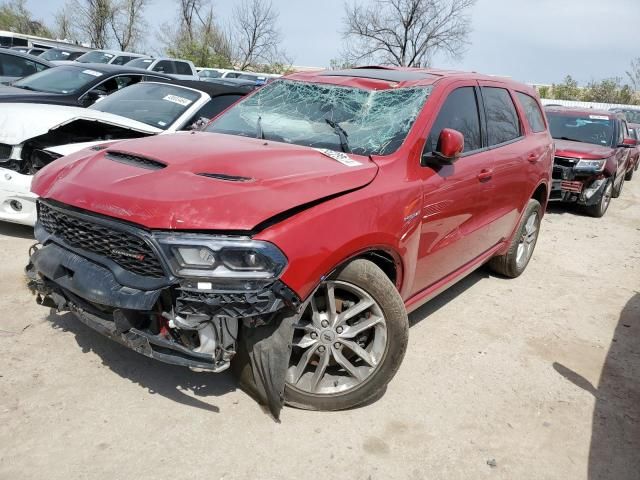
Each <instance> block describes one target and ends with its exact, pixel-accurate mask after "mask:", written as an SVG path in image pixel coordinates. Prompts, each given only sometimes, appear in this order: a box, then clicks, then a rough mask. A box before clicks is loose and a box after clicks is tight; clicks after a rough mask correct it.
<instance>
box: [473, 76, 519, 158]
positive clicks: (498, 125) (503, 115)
mask: <svg viewBox="0 0 640 480" xmlns="http://www.w3.org/2000/svg"><path fill="white" fill-rule="evenodd" d="M482 98H483V100H484V107H485V112H486V114H487V133H488V136H489V146H494V145H500V144H501V143H506V142H510V141H512V140H515V139H516V138H518V137H520V136H521V129H520V120H519V119H518V113H517V112H516V106H515V105H514V104H513V100H512V99H511V95H510V94H509V91H508V90H506V89H504V88H499V87H482Z"/></svg>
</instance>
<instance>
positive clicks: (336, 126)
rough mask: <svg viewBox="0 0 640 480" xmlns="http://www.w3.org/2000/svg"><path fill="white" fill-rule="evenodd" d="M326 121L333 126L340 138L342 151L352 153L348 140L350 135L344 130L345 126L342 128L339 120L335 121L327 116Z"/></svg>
mask: <svg viewBox="0 0 640 480" xmlns="http://www.w3.org/2000/svg"><path fill="white" fill-rule="evenodd" d="M324 121H325V122H327V123H328V124H329V126H330V127H331V128H333V131H334V132H335V134H336V135H338V137H339V138H340V148H342V151H343V152H344V153H351V148H350V147H349V140H348V137H349V135H348V134H347V132H345V131H344V128H342V127H341V126H340V124H339V123H338V122H334V121H333V120H331V119H329V118H325V119H324Z"/></svg>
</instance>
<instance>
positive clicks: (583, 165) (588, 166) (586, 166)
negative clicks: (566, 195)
mask: <svg viewBox="0 0 640 480" xmlns="http://www.w3.org/2000/svg"><path fill="white" fill-rule="evenodd" d="M605 163H607V159H606V158H604V159H602V160H580V161H579V162H578V163H576V166H575V169H576V170H589V171H596V172H601V171H602V170H604V165H605Z"/></svg>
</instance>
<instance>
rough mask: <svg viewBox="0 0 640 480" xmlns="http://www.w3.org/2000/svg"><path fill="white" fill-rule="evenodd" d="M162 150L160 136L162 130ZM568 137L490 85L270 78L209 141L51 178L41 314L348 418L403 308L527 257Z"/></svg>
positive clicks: (42, 217) (386, 76) (195, 136)
mask: <svg viewBox="0 0 640 480" xmlns="http://www.w3.org/2000/svg"><path fill="white" fill-rule="evenodd" d="M161 137H162V138H161ZM552 161H553V143H552V139H551V136H550V134H549V131H548V129H547V124H546V120H545V117H544V114H543V113H542V110H541V106H540V102H539V99H538V97H537V94H536V92H535V91H534V90H533V89H532V88H530V87H528V86H526V85H523V84H520V83H516V82H513V81H510V80H505V79H498V78H495V77H488V76H483V75H479V74H475V73H460V72H448V71H439V70H422V69H405V68H382V67H380V68H357V69H349V70H337V71H324V72H314V73H304V74H295V75H292V76H289V77H287V78H284V79H279V80H276V81H274V82H272V83H270V84H268V85H266V86H265V87H263V88H262V89H260V90H258V91H256V92H255V93H254V94H252V95H250V96H249V97H246V98H245V99H244V100H242V101H240V102H239V103H237V104H236V105H234V106H232V107H231V108H230V109H228V110H227V111H226V112H224V113H222V114H221V115H220V116H218V117H217V118H216V119H215V120H214V121H213V122H212V123H211V124H210V125H209V126H208V127H207V128H206V131H203V132H190V133H179V134H175V135H166V136H159V137H157V138H149V139H143V140H132V141H124V142H118V143H112V144H110V145H108V146H107V148H104V149H101V150H99V151H96V150H91V149H88V150H84V151H82V152H79V153H77V154H74V155H71V156H68V157H65V158H62V159H59V160H57V161H55V162H53V163H52V164H50V165H48V166H47V167H45V168H43V169H42V170H41V171H40V172H39V174H38V175H37V176H36V178H35V180H34V182H33V190H34V192H36V193H37V194H38V195H39V196H40V197H41V199H40V201H39V205H38V222H37V224H36V227H35V234H36V237H37V239H38V240H39V242H40V245H39V246H37V247H35V248H34V249H33V251H32V255H31V263H30V265H29V267H28V272H29V273H30V275H31V278H32V281H31V283H30V285H31V288H32V289H33V291H34V292H35V293H36V294H37V296H38V297H37V298H38V301H39V302H40V303H42V304H44V305H48V306H53V307H55V308H57V309H59V310H71V311H73V312H76V313H77V314H78V318H79V319H80V320H82V321H83V322H85V323H86V324H88V325H90V326H91V327H93V328H95V329H96V330H98V331H100V332H101V333H103V334H105V335H108V336H110V337H111V338H113V339H114V340H116V341H118V342H120V343H122V344H124V345H127V346H128V347H130V348H132V349H134V350H136V351H138V352H140V353H142V354H144V355H147V356H150V357H153V358H156V359H158V360H161V361H164V362H169V363H174V364H179V365H185V366H189V367H192V368H197V369H200V370H208V371H213V372H219V371H222V370H225V369H226V368H228V367H229V366H230V364H231V363H234V365H235V367H236V369H237V371H238V374H239V375H240V377H241V379H243V381H245V382H246V383H247V384H248V385H250V386H251V388H253V391H254V392H255V393H256V395H257V396H258V397H259V398H260V399H261V400H262V401H265V402H268V404H269V406H270V408H271V410H272V412H274V415H278V414H279V411H280V408H281V406H282V402H283V401H286V402H288V403H289V404H292V405H295V406H298V407H302V408H309V409H324V410H337V409H345V408H350V407H354V406H357V405H360V404H363V403H365V402H367V401H370V400H371V399H372V398H374V397H375V396H377V395H379V394H381V392H383V391H384V389H385V386H386V385H387V383H388V382H389V381H390V380H391V378H392V377H393V376H394V374H395V372H396V371H397V370H398V368H399V366H400V363H401V362H402V359H403V356H404V353H405V349H406V347H407V336H408V330H409V322H408V317H407V313H408V312H410V311H412V310H414V309H416V308H417V307H418V306H420V305H421V304H423V303H424V302H426V301H427V300H429V299H431V298H432V297H434V296H435V295H437V294H438V293H440V292H442V291H443V290H445V289H446V288H447V287H449V286H450V285H452V284H453V283H455V282H456V281H458V280H460V279H461V278H463V277H465V276H466V275H468V274H469V273H470V272H472V271H473V270H474V269H476V268H478V267H480V266H482V265H484V264H485V263H487V262H488V263H489V265H490V266H491V267H492V268H493V269H494V270H495V271H496V272H499V273H500V274H502V275H504V276H506V277H516V276H518V275H520V274H521V273H522V272H523V271H524V269H525V268H526V266H527V264H528V262H529V260H530V259H531V256H532V254H533V250H534V247H535V245H536V240H537V238H538V232H539V228H540V225H541V220H542V216H543V215H544V211H545V207H546V204H547V199H548V195H549V191H550V188H551V169H552Z"/></svg>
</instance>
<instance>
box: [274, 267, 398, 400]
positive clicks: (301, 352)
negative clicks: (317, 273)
mask: <svg viewBox="0 0 640 480" xmlns="http://www.w3.org/2000/svg"><path fill="white" fill-rule="evenodd" d="M295 329H296V330H295V333H294V338H293V343H292V344H293V348H292V354H291V359H290V363H289V369H288V371H287V377H286V386H285V400H286V402H287V403H288V404H289V405H292V406H294V407H299V408H304V409H308V410H343V409H347V408H352V407H356V406H358V405H360V404H362V403H366V402H367V401H369V400H371V399H373V398H376V397H377V396H378V395H379V394H380V393H382V392H384V389H385V387H386V385H387V384H388V383H389V381H390V380H391V379H392V378H393V376H394V375H395V373H396V371H397V370H398V367H399V366H400V363H401V362H402V359H403V357H404V353H405V350H406V348H407V340H408V333H409V322H408V319H407V313H406V310H405V308H404V303H403V301H402V298H401V297H400V295H399V293H398V291H397V290H396V288H395V285H394V284H393V283H392V282H391V281H390V280H389V278H387V276H386V275H385V274H384V272H383V271H382V270H380V268H378V267H377V266H376V265H375V264H373V263H371V262H369V261H367V260H354V261H353V262H351V263H349V264H348V265H347V266H346V267H345V268H344V269H343V270H342V271H341V272H340V273H339V274H338V275H337V276H336V277H335V278H332V279H327V280H325V281H323V282H322V283H321V284H320V286H319V287H318V289H317V290H316V291H315V292H314V293H313V294H312V296H311V298H310V300H309V301H308V304H307V306H306V308H305V310H304V313H303V314H302V316H301V318H300V320H299V322H298V324H297V325H296V326H295Z"/></svg>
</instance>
